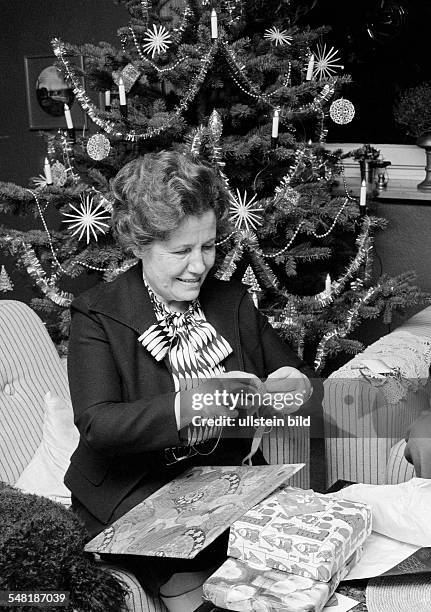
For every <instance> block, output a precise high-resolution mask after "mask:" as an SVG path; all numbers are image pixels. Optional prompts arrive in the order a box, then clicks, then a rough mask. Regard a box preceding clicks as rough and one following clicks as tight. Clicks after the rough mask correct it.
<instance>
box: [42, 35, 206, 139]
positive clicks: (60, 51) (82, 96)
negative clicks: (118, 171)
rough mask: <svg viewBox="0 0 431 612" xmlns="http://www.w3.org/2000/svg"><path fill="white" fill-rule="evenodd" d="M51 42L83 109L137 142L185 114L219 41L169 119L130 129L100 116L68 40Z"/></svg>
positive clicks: (112, 130) (113, 133)
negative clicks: (71, 58) (69, 54)
mask: <svg viewBox="0 0 431 612" xmlns="http://www.w3.org/2000/svg"><path fill="white" fill-rule="evenodd" d="M51 44H52V48H53V51H54V54H55V56H56V57H57V58H58V59H59V60H60V61H61V63H62V65H63V68H64V70H65V72H66V75H67V78H68V79H69V80H70V81H71V82H72V84H73V93H74V94H75V96H76V99H77V100H78V102H79V103H80V105H81V107H82V109H83V110H84V111H85V112H86V113H87V115H88V116H89V117H90V119H91V120H92V121H93V122H94V123H96V125H98V126H99V127H100V128H102V129H103V130H104V131H105V132H106V133H108V134H110V135H111V136H113V137H116V138H123V139H125V140H127V141H130V142H138V141H140V140H145V139H147V138H153V137H154V136H158V135H159V134H161V133H162V132H165V131H166V130H167V129H168V128H170V127H171V126H172V124H173V123H174V121H175V119H177V118H178V117H180V116H181V115H182V113H183V112H184V111H185V110H186V109H187V107H188V105H189V104H190V102H191V101H192V100H193V99H194V97H195V96H196V94H197V93H198V91H199V88H200V86H201V85H202V83H203V81H204V79H205V77H206V74H207V72H208V70H209V68H210V66H211V64H212V61H213V59H214V56H215V54H216V53H217V50H218V41H217V40H215V41H213V42H212V44H211V47H210V50H209V51H208V52H207V53H206V55H205V56H204V57H202V58H201V60H200V62H201V67H200V70H199V72H198V74H197V75H196V78H195V79H194V81H193V83H192V84H191V85H190V87H188V89H187V93H186V94H185V95H184V96H183V98H182V100H181V101H180V102H179V104H177V106H175V108H174V110H173V111H172V114H171V116H170V117H169V119H168V120H167V121H165V122H164V123H163V124H162V125H160V126H159V127H157V128H149V129H148V130H146V131H136V130H127V129H125V128H124V127H123V126H122V125H121V124H120V123H118V122H115V121H113V120H109V119H108V120H107V119H103V118H102V117H101V114H100V111H99V109H98V108H97V106H96V105H95V104H94V103H93V102H92V101H91V99H90V98H89V96H87V94H86V92H85V89H84V88H83V86H82V85H81V83H80V82H79V78H78V76H77V74H76V71H75V69H74V68H73V65H72V64H71V63H70V62H69V60H68V57H67V55H66V46H65V44H64V43H63V42H62V41H61V40H60V39H59V38H54V40H53V41H52V42H51Z"/></svg>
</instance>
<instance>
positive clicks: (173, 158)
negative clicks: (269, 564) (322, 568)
mask: <svg viewBox="0 0 431 612" xmlns="http://www.w3.org/2000/svg"><path fill="white" fill-rule="evenodd" d="M113 191H114V194H115V197H116V201H115V204H114V212H113V226H114V230H115V232H116V235H117V237H118V240H119V242H120V244H121V245H122V246H123V248H124V250H125V251H126V252H129V253H133V254H134V255H135V256H136V257H137V258H138V262H139V263H138V264H137V265H136V266H134V267H132V268H130V269H129V270H128V271H127V272H125V273H123V274H121V275H120V276H118V277H117V278H116V279H115V280H114V281H113V282H111V283H108V284H102V285H100V286H98V287H96V288H93V289H90V290H89V291H87V292H86V293H84V294H83V295H81V296H80V297H79V298H77V299H76V300H75V301H74V302H73V304H72V327H71V336H70V348H69V359H68V364H69V381H70V389H71V395H72V403H73V408H74V412H75V422H76V425H77V427H78V429H79V431H80V434H81V436H80V442H79V445H78V448H77V450H76V451H75V453H74V454H73V456H72V459H71V465H70V467H69V470H68V471H67V474H66V478H65V482H66V485H67V486H68V487H69V488H70V490H71V491H72V501H73V508H74V509H75V511H76V512H77V513H78V514H79V515H80V516H81V518H82V519H83V521H84V522H85V524H86V526H87V528H88V530H89V532H90V534H91V535H95V534H96V533H98V532H100V531H101V530H102V529H104V528H105V527H106V526H107V525H109V524H110V523H112V522H113V521H115V520H116V519H117V518H119V517H120V516H121V515H123V514H124V513H125V512H127V511H128V510H130V509H131V508H132V507H134V506H135V505H136V504H138V503H139V502H141V501H142V500H143V499H145V498H146V497H148V496H149V495H150V494H151V493H152V492H154V491H155V490H157V489H158V488H160V487H161V486H163V485H164V484H165V483H166V482H168V481H170V480H172V479H173V478H174V477H175V476H177V475H178V474H179V473H181V472H182V471H184V470H185V469H188V468H189V467H190V466H193V465H203V464H207V465H223V464H224V465H235V464H240V463H241V460H242V459H243V458H244V456H245V455H246V454H247V452H248V451H249V446H250V442H249V440H247V439H239V440H238V439H235V440H233V439H225V438H224V437H223V430H222V428H220V427H202V428H200V429H199V428H195V427H192V426H191V422H192V418H193V416H194V415H195V414H196V413H195V411H194V410H193V407H192V396H193V394H194V393H197V392H199V393H213V394H214V393H215V391H220V388H221V387H223V389H227V390H228V391H229V392H233V393H238V392H239V391H240V390H241V389H245V391H250V390H251V391H255V390H256V388H257V387H258V385H259V384H260V381H259V380H258V378H259V377H261V378H262V377H266V376H267V375H268V374H270V373H271V372H273V371H274V370H277V369H278V368H280V367H283V366H287V369H285V370H284V374H285V375H286V376H287V381H288V382H287V387H286V386H284V390H285V391H286V390H287V389H289V390H290V391H292V392H293V393H295V392H298V393H303V394H304V393H305V394H306V395H309V394H310V393H309V392H310V385H309V382H308V379H307V378H306V377H305V375H304V374H302V373H301V372H299V371H298V370H297V368H299V367H301V366H302V364H301V362H300V361H299V359H298V358H297V357H296V355H295V354H294V353H293V352H292V351H291V350H290V349H289V348H288V347H287V346H285V345H284V344H283V343H282V342H281V340H280V339H279V338H278V336H277V335H276V334H275V332H274V331H273V330H272V328H271V327H270V326H269V324H268V323H267V320H266V319H265V318H264V317H263V316H262V315H261V314H260V313H259V312H258V311H257V310H256V309H255V308H254V306H253V303H252V301H251V299H250V298H249V295H248V293H247V291H246V289H245V287H244V286H243V285H241V284H240V283H236V282H223V281H219V280H216V279H214V278H212V277H211V276H210V271H211V268H212V267H213V265H214V259H215V243H216V240H217V237H218V236H219V235H220V234H221V233H222V232H223V231H225V227H226V215H227V208H228V196H227V193H226V190H225V188H224V186H223V184H222V182H221V181H220V180H219V179H218V177H217V176H216V175H215V173H214V172H213V171H212V170H211V169H210V168H208V167H206V166H203V165H199V164H195V163H192V162H191V161H189V160H188V159H187V158H186V157H185V156H183V155H180V154H177V153H168V152H162V153H159V154H153V155H147V156H145V157H142V158H138V159H136V160H134V161H132V162H130V163H128V164H127V165H126V166H125V167H124V168H123V169H122V170H121V171H120V172H119V173H118V175H117V177H116V178H115V180H114V182H113ZM223 373H225V374H223ZM221 378H223V380H221ZM285 384H286V383H285ZM231 408H232V406H229V404H228V403H226V402H224V403H220V402H214V405H212V406H209V407H208V406H205V408H204V412H203V414H204V415H205V416H223V415H224V416H226V415H228V416H231V417H232V416H234V415H235V414H236V413H235V412H232V410H231ZM200 414H202V413H200ZM257 460H258V461H260V462H263V458H262V457H261V456H259V455H257ZM214 551H215V549H213V550H212V552H211V551H210V553H208V554H207V556H206V558H205V554H204V553H203V559H200V564H201V565H200V568H201V569H203V568H204V567H205V565H210V564H211V561H213V562H214V561H215V560H216V557H217V554H218V553H215V552H214ZM204 552H205V551H204ZM205 559H206V560H205ZM124 560H125V559H124V558H122V561H123V562H124ZM178 567H179V566H176V565H175V564H173V562H169V561H168V560H158V559H155V560H152V561H151V569H152V575H151V579H149V578H148V576H149V574H150V573H151V572H150V571H149V570H148V572H147V571H146V576H147V578H146V579H143V582H145V581H146V580H147V584H146V586H147V587H153V588H154V585H156V587H158V586H160V585H161V584H163V583H165V584H164V586H163V587H162V590H161V592H162V594H163V595H165V596H166V597H169V598H170V599H169V603H168V605H169V609H172V610H174V609H180V608H175V606H174V599H175V598H173V597H172V595H176V594H179V593H177V592H176V591H181V589H180V588H179V587H178V581H177V582H176V581H175V577H174V578H171V579H170V580H168V579H169V577H170V576H171V575H172V574H173V573H174V572H175V571H177V570H178ZM189 568H191V566H190V565H189V566H187V563H185V564H184V565H182V566H181V571H182V572H185V571H187V570H188V569H189ZM191 569H193V570H195V569H196V565H195V566H194V567H193V568H191ZM138 573H139V572H138ZM141 577H142V574H141ZM195 583H196V580H195V578H192V579H191V584H192V586H196V584H195ZM181 584H184V585H186V587H187V585H189V586H190V583H188V582H187V580H185V575H182V582H181ZM186 587H183V588H186ZM186 590H187V588H186ZM187 605H188V606H189V607H188V610H192V609H194V608H193V607H191V604H190V603H188V604H187Z"/></svg>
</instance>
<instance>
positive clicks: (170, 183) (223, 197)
mask: <svg viewBox="0 0 431 612" xmlns="http://www.w3.org/2000/svg"><path fill="white" fill-rule="evenodd" d="M112 190H113V193H114V196H115V202H114V206H113V213H112V220H113V231H114V234H115V236H116V237H117V239H118V241H119V243H120V244H121V246H122V247H123V249H124V250H125V251H126V252H130V253H133V254H134V255H136V254H138V253H139V252H140V251H141V250H142V248H144V247H145V246H147V245H149V244H151V242H153V241H154V240H166V239H168V238H169V235H170V234H171V233H172V232H173V231H174V230H175V229H176V228H177V227H178V225H179V224H180V223H181V221H182V220H183V219H184V218H185V217H188V216H190V215H193V216H200V215H202V214H203V213H205V212H207V211H208V210H213V211H214V213H215V216H216V220H217V232H218V234H219V235H220V234H221V233H223V232H224V231H226V230H227V225H228V223H227V211H228V207H229V194H228V191H227V189H226V187H225V185H224V184H223V181H222V180H221V178H220V177H219V176H218V175H217V174H216V173H215V172H214V170H213V169H212V168H211V167H208V166H205V165H203V164H197V163H194V162H192V161H191V160H190V159H188V158H187V157H185V156H184V155H182V154H180V153H177V152H175V151H161V152H160V153H149V154H147V155H144V156H143V157H138V158H137V159H134V160H132V161H131V162H129V163H127V164H126V165H125V166H124V167H123V168H122V169H121V170H120V171H119V172H118V174H117V176H116V177H115V178H114V179H113V182H112Z"/></svg>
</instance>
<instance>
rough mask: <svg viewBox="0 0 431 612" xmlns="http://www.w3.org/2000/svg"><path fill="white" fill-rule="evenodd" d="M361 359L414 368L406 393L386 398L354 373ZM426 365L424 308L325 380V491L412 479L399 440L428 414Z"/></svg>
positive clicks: (430, 329)
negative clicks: (343, 483) (338, 485)
mask: <svg viewBox="0 0 431 612" xmlns="http://www.w3.org/2000/svg"><path fill="white" fill-rule="evenodd" d="M366 357H368V358H374V359H380V360H382V361H384V362H385V363H388V364H389V363H390V364H397V363H399V364H400V366H401V371H402V370H406V371H409V372H412V371H413V370H414V369H415V368H414V367H413V366H414V365H416V366H417V367H416V371H417V375H415V376H413V375H410V377H409V378H408V379H407V380H406V379H404V381H403V382H404V387H405V388H404V391H405V393H399V394H397V393H393V394H392V395H393V396H392V397H390V396H389V394H388V392H385V391H386V389H384V388H383V386H382V384H381V383H382V382H383V381H382V380H380V381H379V380H378V379H375V380H373V379H372V378H370V377H368V376H367V375H366V374H365V375H364V370H363V369H361V368H360V367H358V366H360V365H361V361H362V360H363V359H364V358H366ZM403 361H404V364H403ZM430 363H431V306H428V307H427V308H424V309H423V310H421V311H420V312H419V313H418V314H416V315H414V316H413V317H411V318H410V319H408V320H407V321H406V322H405V323H403V324H402V325H401V326H400V327H398V328H397V329H395V330H394V331H393V332H391V333H390V334H387V335H386V336H384V337H383V338H381V339H380V340H378V341H377V342H376V343H374V344H372V345H371V346H369V347H367V349H366V350H365V351H364V352H363V353H361V354H360V355H356V356H355V357H354V358H353V359H352V360H351V361H350V362H349V363H348V364H346V365H345V366H343V367H342V368H340V369H339V370H337V371H336V372H333V373H332V374H331V376H329V378H328V379H327V380H326V381H325V383H324V398H323V414H324V426H325V447H326V448H325V450H326V477H327V481H326V484H327V486H328V487H329V486H330V485H332V484H333V483H334V482H336V481H337V480H349V481H353V482H362V483H368V484H397V483H399V482H404V481H406V480H409V479H410V478H411V477H412V476H413V475H414V471H413V467H412V466H411V465H410V464H409V463H407V461H406V460H405V459H404V448H405V442H404V440H403V438H404V436H405V434H406V431H407V429H408V427H409V426H410V425H411V424H412V422H413V421H414V420H415V419H417V418H418V417H419V416H420V414H421V413H422V412H423V411H425V410H429V409H430V399H431V380H430V378H429V366H430ZM395 382H396V381H395ZM410 383H411V384H410ZM389 391H390V389H389ZM395 391H397V390H395ZM401 391H403V389H401Z"/></svg>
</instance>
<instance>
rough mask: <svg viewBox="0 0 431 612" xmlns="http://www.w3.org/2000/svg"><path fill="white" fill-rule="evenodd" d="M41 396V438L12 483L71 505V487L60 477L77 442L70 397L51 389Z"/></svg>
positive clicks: (30, 491) (62, 475)
mask: <svg viewBox="0 0 431 612" xmlns="http://www.w3.org/2000/svg"><path fill="white" fill-rule="evenodd" d="M44 399H45V410H44V421H43V432H42V441H41V443H40V445H39V447H38V449H37V450H36V453H35V455H34V457H33V459H32V460H31V462H30V463H29V465H28V466H27V467H26V468H25V470H24V471H23V473H22V474H21V476H20V477H19V478H18V480H17V481H16V483H15V486H16V487H18V488H19V489H22V490H23V491H24V492H26V493H35V494H36V495H44V496H45V497H49V498H50V499H52V500H54V501H58V502H61V503H63V504H65V505H70V503H71V502H70V491H69V489H67V488H66V486H65V484H64V483H63V478H64V474H65V472H66V470H67V468H68V467H69V463H70V456H71V454H72V453H73V451H74V450H75V448H76V446H77V444H78V440H79V432H78V430H77V428H76V427H75V425H74V423H73V411H72V405H71V403H70V401H69V400H64V399H62V398H59V397H55V396H54V395H52V393H51V392H50V391H49V392H48V393H47V394H46V395H45V398H44Z"/></svg>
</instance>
